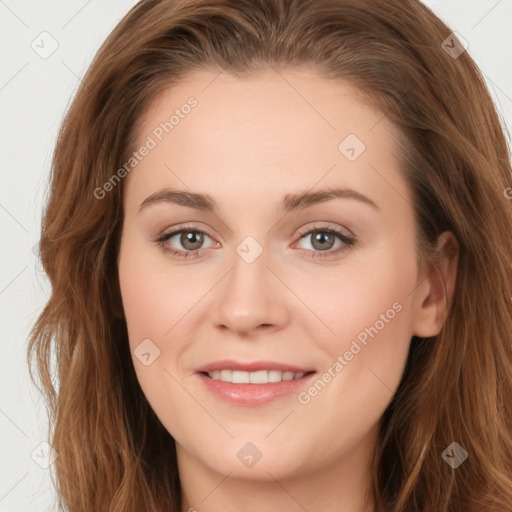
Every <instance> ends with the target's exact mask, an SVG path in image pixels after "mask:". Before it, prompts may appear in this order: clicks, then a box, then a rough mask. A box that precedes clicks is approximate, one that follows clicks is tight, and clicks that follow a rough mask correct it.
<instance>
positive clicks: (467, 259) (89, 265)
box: [27, 0, 512, 512]
mask: <svg viewBox="0 0 512 512" xmlns="http://www.w3.org/2000/svg"><path fill="white" fill-rule="evenodd" d="M451 33H452V30H451V29H450V28H449V27H447V26H446V25H445V24H444V23H443V22H442V21H441V20H440V19H439V18H437V17H436V16H435V15H434V14H433V13H432V12H431V11H430V10H429V9H428V8H427V7H426V6H425V5H423V4H422V3H420V2H419V1H418V0H371V1H365V2H362V1H358V0H314V1H312V0H209V1H208V2H205V1H198V0H143V1H141V2H139V3H138V4H137V5H135V6H134V7H133V8H132V9H131V10H130V12H128V14H127V15H126V16H125V17H124V18H123V19H122V20H121V22H120V23H119V24H118V25H117V26H116V28H115V29H114V30H113V32H112V33H111V34H110V35H109V37H108V38H107V40H106V41H105V42H104V44H103V46H102V47H101V48H100V50H99V51H98V53H97V55H96V56H95V58H94V60H93V62H92V64H91V66H90V68H89V70H88V72H87V74H86V75H85V77H84V78H83V83H82V85H81V86H80V88H79V90H78V92H77V94H76V97H75V99H74V101H73V103H72V104H71V106H70V108H69V110H68V112H67V115H66V117H65V120H64V122H63V124H62V127H61V130H60V133H59V137H58V141H57V144H56V148H55V152H54V155H53V165H52V170H51V177H50V179H51V188H50V194H49V198H48V201H47V206H46V209H45V212H44V216H43V222H42V229H41V241H40V252H41V260H42V263H43V266H44V269H45V271H46V273H47V275H48V276H49V279H50V280H51V284H52V292H51V297H50V298H49V300H48V302H47V304H46V306H45V307H44V310H43V311H42V313H41V315H40V316H39V318H38V320H37V322H36V324H35V325H34V327H33V329H32V332H31V336H30V340H29V345H28V352H27V357H28V362H29V366H30V364H31V362H32V360H33V358H34V355H35V356H36V364H37V370H38V376H39V378H40V382H41V384H42V392H43V393H44V396H45V398H46V403H47V407H48V410H49V421H50V440H49V442H50V443H51V445H52V446H53V449H54V450H55V451H56V453H57V455H58V456H57V458H56V460H55V463H54V465H53V466H52V468H53V470H54V472H55V485H56V487H57V493H58V498H59V504H60V506H61V507H64V508H65V510H68V511H71V512H90V511H91V510H95V511H99V510H109V511H111V512H120V511H138V512H140V511H142V510H151V511H164V510H165V511H169V510H173V511H179V510H180V507H181V502H180V482H179V477H178V469H177V462H176V452H175V442H174V439H173V438H172V437H171V436H170V434H169V433H168V432H167V431H166V429H165V428H164V427H163V425H162V424H161V423H160V421H159V420H158V418H157V417H156V415H155V414H154V412H153V411H152V409H151V407H150V406H149V404H148V402H147V400H146V399H145V397H144V395H143V393H142V391H141V388H140V386H139V384H138V381H137V378H136V375H135V371H134V367H133V362H132V359H131V356H130V351H129V345H128V333H127V328H126V322H125V320H124V316H123V315H124V314H123V309H122V302H121V297H120V290H119V282H118V276H117V254H118V248H119V240H120V227H121V224H122V220H123V219H122V200H123V193H122V191H123V181H122V180H121V181H120V182H119V183H118V184H116V186H113V187H112V190H110V191H109V192H108V193H106V194H105V195H104V197H102V198H101V199H99V198H98V195H97V193H96V194H95V190H97V189H98V187H102V186H103V185H104V184H105V183H106V182H107V181H109V180H110V179H111V177H112V175H113V174H114V173H115V172H116V170H117V169H118V168H119V167H120V166H121V165H122V164H123V162H126V161H127V159H128V158H129V156H130V154H131V152H133V150H134V147H133V143H134V136H135V135H134V134H135V129H134V127H135V126H137V122H138V121H139V120H140V118H141V116H142V115H143V113H144V112H145V109H147V107H148V105H149V102H150V101H152V100H153V99H154V98H155V97H156V95H157V94H159V93H160V92H162V91H164V90H165V89H167V88H168V87H169V86H170V85H171V84H173V83H175V82H176V81H179V80H180V78H182V77H184V76H186V74H187V73H188V72H191V71H193V70H195V69H210V70H214V71H215V72H220V71H224V72H229V73H232V74H233V75H235V76H242V75H247V74H251V73H256V72H257V71H258V70H261V69H264V68H268V67H269V66H272V67H273V68H274V69H276V70H277V69H278V68H281V67H294V66H301V65H308V66H313V67H314V69H316V70H318V74H319V76H322V77H325V78H332V79H340V80H344V81H346V82H348V83H351V84H353V85H355V86H356V87H357V88H358V90H359V91H360V92H361V95H364V97H365V98H366V99H367V100H368V101H369V102H372V104H373V105H374V106H376V107H378V108H379V109H380V111H381V112H382V113H383V115H386V116H387V117H388V119H389V120H390V121H392V122H393V123H394V124H395V125H396V126H397V127H398V128H399V132H400V134H401V140H400V143H399V144H398V149H399V150H400V154H399V157H400V164H401V171H402V172H403V175H404V177H405V179H406V180H407V183H408V185H409V187H410V189H411V191H412V194H413V197H414V209H415V220H416V224H417V233H418V243H417V247H416V250H417V252H418V256H419V261H421V262H424V261H427V260H428V258H431V257H433V254H434V253H433V252H432V251H433V248H434V247H435V243H436V240H437V237H438V236H439V235H440V234H441V233H442V232H443V231H447V230H448V231H451V232H452V233H454V235H455V236H456V238H457V240H458V243H459V247H460V256H459V263H458V273H457V281H456V287H455V291H454V298H453V302H452V303H451V308H450V312H449V315H448V318H447V320H446V322H445V324H444V325H443V328H442V330H441V332H440V333H439V335H438V336H436V337H433V338H429V339H419V338H416V337H414V338H413V339H412V341H411V348H410V353H409V358H408V361H407V366H406V370H405V372H404V375H403V378H402V381H401V383H400V386H399V388H398V390H397V392H396V394H395V396H394V397H393V400H392V402H391V404H390V405H389V407H388V409H387V410H386V412H385V414H384V416H383V417H382V420H381V429H380V441H379V444H378V448H377V450H376V452H375V458H374V465H373V468H374V469H373V482H374V483H373V493H374V495H375V501H376V504H377V510H379V511H381V510H382V511H393V512H400V511H407V512H412V511H422V512H425V511H436V512H440V511H454V512H455V511H457V512H460V511H465V512H469V511H479V512H481V511H483V510H492V511H494V512H505V511H508V512H509V511H510V510H511V508H512V402H511V400H510V397H512V200H510V197H512V188H511V187H512V173H511V163H510V154H509V147H508V146H507V139H506V138H505V135H504V133H505V131H506V130H505V127H504V125H502V124H501V120H500V118H499V116H498V114H497V112H496V109H495V106H494V104H493V102H492V99H491V97H490V94H489V92H488V89H487V88H486V85H485V82H484V80H483V77H482V74H481V72H480V71H479V69H478V68H477V66H476V64H475V62H474V61H473V59H472V58H471V56H470V55H469V54H468V52H467V51H462V53H461V54H460V55H458V53H460V52H457V54H454V53H453V48H455V49H457V48H458V49H459V50H461V46H460V44H459V43H458V42H457V40H455V39H450V37H451ZM446 41H448V42H449V43H446ZM199 108H200V107H199ZM52 358H55V360H52ZM30 371H31V377H32V379H33V380H34V376H33V373H32V370H30ZM54 381H55V382H54ZM454 441H456V442H457V443H458V444H460V445H461V446H462V447H463V448H464V449H465V450H466V451H467V452H468V458H467V459H466V460H465V462H464V463H462V464H461V465H460V466H459V467H458V468H456V469H454V468H452V467H451V466H450V465H449V464H447V463H446V462H445V461H444V460H443V458H442V456H441V454H442V453H443V451H444V450H445V448H447V447H448V446H449V445H450V444H451V443H452V442H454ZM52 478H53V475H52Z"/></svg>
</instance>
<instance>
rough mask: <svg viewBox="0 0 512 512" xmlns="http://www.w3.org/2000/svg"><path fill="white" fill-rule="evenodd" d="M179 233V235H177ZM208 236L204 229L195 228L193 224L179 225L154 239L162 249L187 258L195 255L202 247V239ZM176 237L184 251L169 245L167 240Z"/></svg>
mask: <svg viewBox="0 0 512 512" xmlns="http://www.w3.org/2000/svg"><path fill="white" fill-rule="evenodd" d="M178 235H179V237H178ZM205 237H206V238H210V240H211V237H209V236H208V235H207V234H206V233H205V232H204V231H201V230H199V229H196V228H195V227H194V226H181V227H180V228H178V229H176V230H174V231H172V232H170V233H165V234H163V235H162V236H161V237H160V238H158V239H157V240H156V244H157V245H158V246H159V247H162V249H163V250H164V251H165V252H167V253H169V254H171V255H173V256H177V257H178V258H188V257H190V256H196V255H197V253H198V252H199V249H201V248H202V245H203V244H204V240H205ZM173 238H176V239H177V241H178V243H179V244H180V245H181V246H182V247H183V248H184V249H185V250H184V251H182V250H179V249H173V248H172V247H169V242H170V241H171V240H172V239H173Z"/></svg>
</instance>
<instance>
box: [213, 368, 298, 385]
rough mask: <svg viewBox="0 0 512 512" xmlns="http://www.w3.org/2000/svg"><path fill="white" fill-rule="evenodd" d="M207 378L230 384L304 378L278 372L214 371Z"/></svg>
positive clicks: (296, 374)
mask: <svg viewBox="0 0 512 512" xmlns="http://www.w3.org/2000/svg"><path fill="white" fill-rule="evenodd" d="M208 376H209V377H211V378H212V379H214V380H222V381H224V382H232V383H233V384H268V383H269V382H281V381H282V380H296V379H300V378H301V377H303V376H304V373H293V372H280V371H278V370H268V371H267V370H261V371H257V372H242V371H239V370H216V371H214V372H208Z"/></svg>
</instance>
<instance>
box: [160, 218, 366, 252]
mask: <svg viewBox="0 0 512 512" xmlns="http://www.w3.org/2000/svg"><path fill="white" fill-rule="evenodd" d="M183 232H190V233H201V234H204V235H206V236H207V237H208V238H212V237H210V236H209V235H208V233H205V232H204V231H202V230H200V229H197V228H195V227H194V226H180V227H179V228H178V229H176V230H174V231H171V232H170V233H164V234H163V235H162V236H161V237H160V238H158V239H157V240H156V241H155V243H156V245H157V246H158V247H161V248H162V250H163V251H165V252H166V253H168V254H171V255H172V256H175V257H178V258H182V259H185V258H189V257H191V256H196V255H197V254H198V253H199V251H200V249H198V250H196V251H180V250H176V249H170V248H169V247H168V246H166V242H167V240H169V239H171V238H172V237H174V236H175V235H178V234H180V233H183ZM314 232H320V233H329V234H332V235H337V236H338V237H339V238H340V239H341V241H342V242H343V243H344V245H343V246H342V247H339V248H338V249H336V250H331V251H312V250H310V249H300V251H301V252H302V253H303V254H306V253H312V254H311V257H313V258H316V257H320V258H326V257H329V256H332V255H333V254H340V253H342V252H344V251H346V250H348V249H349V248H350V247H351V246H354V245H355V244H356V238H355V237H354V236H349V235H346V234H344V233H342V232H341V231H340V230H338V229H336V228H332V227H329V226H316V225H315V226H314V227H313V228H309V229H302V230H299V233H300V235H301V236H300V238H299V240H301V239H302V238H304V237H305V236H306V235H310V234H312V233H314Z"/></svg>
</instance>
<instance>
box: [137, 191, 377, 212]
mask: <svg viewBox="0 0 512 512" xmlns="http://www.w3.org/2000/svg"><path fill="white" fill-rule="evenodd" d="M340 198H341V199H355V200H357V201H360V202H362V203H365V204H367V205H369V206H371V207H372V208H374V209H376V210H378V211H380V208H379V206H378V205H377V204H376V203H375V201H373V200H372V199H370V198H369V197H367V196H365V195H364V194H361V192H358V191H357V190H354V189H351V188H330V189H325V190H318V191H316V192H309V191H306V192H298V193H295V194H286V195H285V196H284V197H283V201H282V210H283V211H284V212H286V213H288V212H291V211H294V210H302V209H305V208H308V207H310V206H313V205H315V204H319V203H323V202H325V201H331V200H332V199H340ZM158 203H173V204H177V205H180V206H187V207H188V208H194V209H196V210H201V211H205V212H212V213H216V210H217V205H216V203H215V200H214V199H213V197H212V196H210V195H209V194H203V193H198V192H189V191H186V190H172V189H169V188H164V189H162V190H159V191H157V192H155V193H154V194H151V195H150V196H149V197H146V199H144V201H142V203H141V204H140V206H139V213H140V212H141V211H143V210H144V209H146V208H147V207H148V206H150V205H154V204H158Z"/></svg>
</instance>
